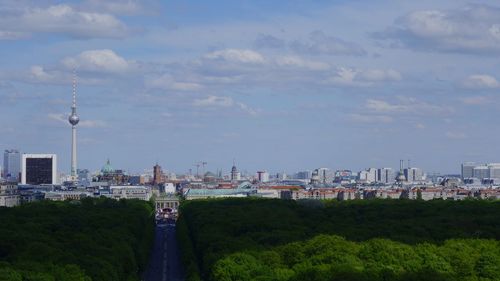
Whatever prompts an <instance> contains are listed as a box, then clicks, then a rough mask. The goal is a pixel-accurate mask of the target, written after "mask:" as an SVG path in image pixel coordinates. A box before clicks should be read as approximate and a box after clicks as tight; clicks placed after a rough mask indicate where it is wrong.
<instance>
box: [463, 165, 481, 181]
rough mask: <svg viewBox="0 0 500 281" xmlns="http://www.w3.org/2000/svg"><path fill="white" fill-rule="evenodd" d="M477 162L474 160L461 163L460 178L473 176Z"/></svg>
mask: <svg viewBox="0 0 500 281" xmlns="http://www.w3.org/2000/svg"><path fill="white" fill-rule="evenodd" d="M476 166H477V164H476V163H474V162H465V163H463V164H462V180H463V179H466V178H473V177H474V167H476Z"/></svg>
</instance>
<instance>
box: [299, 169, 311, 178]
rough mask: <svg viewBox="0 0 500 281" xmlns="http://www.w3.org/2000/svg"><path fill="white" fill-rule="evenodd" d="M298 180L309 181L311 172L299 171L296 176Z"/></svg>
mask: <svg viewBox="0 0 500 281" xmlns="http://www.w3.org/2000/svg"><path fill="white" fill-rule="evenodd" d="M296 177H297V179H299V180H308V179H311V171H300V172H298V173H297V175H296Z"/></svg>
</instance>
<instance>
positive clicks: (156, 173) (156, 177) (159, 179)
mask: <svg viewBox="0 0 500 281" xmlns="http://www.w3.org/2000/svg"><path fill="white" fill-rule="evenodd" d="M164 182H165V180H164V176H163V171H162V170H161V166H160V165H158V164H156V165H154V167H153V184H154V185H159V184H161V183H164Z"/></svg>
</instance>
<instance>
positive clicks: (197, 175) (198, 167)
mask: <svg viewBox="0 0 500 281" xmlns="http://www.w3.org/2000/svg"><path fill="white" fill-rule="evenodd" d="M193 166H195V167H196V177H199V176H200V173H199V170H200V166H201V164H200V163H196V164H194V165H193Z"/></svg>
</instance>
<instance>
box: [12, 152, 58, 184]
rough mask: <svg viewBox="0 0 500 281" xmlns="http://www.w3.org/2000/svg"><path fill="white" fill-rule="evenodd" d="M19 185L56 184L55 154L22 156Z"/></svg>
mask: <svg viewBox="0 0 500 281" xmlns="http://www.w3.org/2000/svg"><path fill="white" fill-rule="evenodd" d="M21 184H33V185H40V184H57V156H56V155H55V154H23V155H22V161H21Z"/></svg>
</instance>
